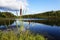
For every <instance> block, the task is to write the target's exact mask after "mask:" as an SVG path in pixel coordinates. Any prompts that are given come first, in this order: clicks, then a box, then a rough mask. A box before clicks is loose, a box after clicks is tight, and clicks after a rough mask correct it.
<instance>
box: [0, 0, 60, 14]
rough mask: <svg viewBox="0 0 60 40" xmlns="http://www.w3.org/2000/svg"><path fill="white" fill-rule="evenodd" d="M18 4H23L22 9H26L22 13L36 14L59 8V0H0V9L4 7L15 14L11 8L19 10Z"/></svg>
mask: <svg viewBox="0 0 60 40" xmlns="http://www.w3.org/2000/svg"><path fill="white" fill-rule="evenodd" d="M20 4H22V5H23V8H24V10H25V11H26V12H25V13H23V14H36V13H41V12H46V11H52V10H54V11H55V10H60V0H23V1H22V0H18V1H17V0H0V11H2V8H4V9H3V10H4V11H6V10H7V9H9V11H11V12H13V13H14V14H16V13H15V12H14V11H12V10H19V7H20V6H19V5H20ZM6 8H7V9H6ZM26 9H27V10H26ZM18 13H19V11H18Z"/></svg>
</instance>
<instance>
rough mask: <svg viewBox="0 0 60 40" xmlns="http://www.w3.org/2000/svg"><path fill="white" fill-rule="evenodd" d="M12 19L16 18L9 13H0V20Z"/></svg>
mask: <svg viewBox="0 0 60 40" xmlns="http://www.w3.org/2000/svg"><path fill="white" fill-rule="evenodd" d="M12 17H16V16H15V15H14V14H12V13H10V12H0V18H12Z"/></svg>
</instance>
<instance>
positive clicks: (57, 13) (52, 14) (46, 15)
mask: <svg viewBox="0 0 60 40" xmlns="http://www.w3.org/2000/svg"><path fill="white" fill-rule="evenodd" d="M22 17H23V18H55V17H60V10H58V11H48V12H44V13H38V14H33V15H24V16H22Z"/></svg>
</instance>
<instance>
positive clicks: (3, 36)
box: [0, 30, 46, 40]
mask: <svg viewBox="0 0 60 40" xmlns="http://www.w3.org/2000/svg"><path fill="white" fill-rule="evenodd" d="M0 40H46V38H44V36H42V35H39V34H37V35H35V34H33V33H30V32H29V31H26V32H21V31H20V32H19V33H17V34H16V33H14V31H12V30H10V31H8V32H3V31H0Z"/></svg>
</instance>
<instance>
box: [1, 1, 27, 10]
mask: <svg viewBox="0 0 60 40" xmlns="http://www.w3.org/2000/svg"><path fill="white" fill-rule="evenodd" d="M21 5H22V8H23V9H26V8H27V6H28V3H27V0H0V8H1V7H3V8H8V9H11V10H19V9H20V8H21Z"/></svg>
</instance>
